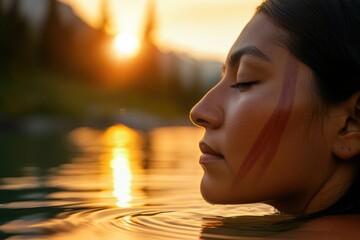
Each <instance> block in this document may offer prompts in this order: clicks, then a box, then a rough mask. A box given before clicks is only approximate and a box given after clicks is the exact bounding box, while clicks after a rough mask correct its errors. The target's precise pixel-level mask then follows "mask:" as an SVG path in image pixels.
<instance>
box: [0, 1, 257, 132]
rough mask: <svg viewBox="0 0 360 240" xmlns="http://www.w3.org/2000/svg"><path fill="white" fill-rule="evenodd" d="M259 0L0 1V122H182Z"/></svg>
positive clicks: (35, 126) (46, 127)
mask: <svg viewBox="0 0 360 240" xmlns="http://www.w3.org/2000/svg"><path fill="white" fill-rule="evenodd" d="M259 2H260V1H259V0H253V1H241V0H226V1H216V0H198V1H195V2H194V1H191V0H182V1H180V0H175V1H166V0H158V1H155V0H132V1H126V0H61V1H60V0H59V1H57V0H35V1H34V0H0V130H2V131H8V130H21V131H28V132H41V131H45V132H46V131H59V130H60V131H62V130H64V129H69V128H74V127H76V126H91V127H96V128H105V127H108V126H111V125H112V124H115V123H124V124H126V125H130V126H131V127H135V128H150V127H153V126H158V125H163V124H189V121H188V120H187V116H188V112H189V110H190V109H191V107H192V106H193V105H194V104H195V103H196V102H197V101H198V100H199V99H200V98H201V96H202V95H203V94H204V93H205V92H206V91H207V90H208V89H209V88H211V86H213V85H214V84H215V83H216V82H217V81H218V80H219V77H220V72H221V64H222V62H223V61H224V60H225V57H226V53H227V51H228V50H229V48H230V47H231V44H232V43H233V41H234V40H235V39H236V37H237V35H238V34H239V32H240V31H241V29H242V27H243V26H244V24H245V23H246V22H247V21H248V19H249V18H250V17H251V15H252V14H253V12H254V9H255V6H256V5H257V4H258V3H259Z"/></svg>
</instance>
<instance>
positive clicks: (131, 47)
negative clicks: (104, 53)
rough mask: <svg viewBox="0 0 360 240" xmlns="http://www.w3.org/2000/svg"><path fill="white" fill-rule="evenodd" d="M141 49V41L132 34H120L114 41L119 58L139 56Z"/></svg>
mask: <svg viewBox="0 0 360 240" xmlns="http://www.w3.org/2000/svg"><path fill="white" fill-rule="evenodd" d="M139 48H140V42H139V39H138V38H137V37H136V36H135V35H133V34H131V33H126V32H124V33H120V34H118V35H117V36H116V37H115V39H114V49H115V52H116V54H117V55H118V56H119V57H126V58H131V57H134V56H136V55H137V54H138V52H139Z"/></svg>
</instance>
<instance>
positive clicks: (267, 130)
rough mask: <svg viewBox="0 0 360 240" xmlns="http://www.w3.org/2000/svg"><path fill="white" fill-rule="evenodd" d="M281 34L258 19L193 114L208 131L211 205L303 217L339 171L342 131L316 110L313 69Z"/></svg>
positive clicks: (205, 189)
mask: <svg viewBox="0 0 360 240" xmlns="http://www.w3.org/2000/svg"><path fill="white" fill-rule="evenodd" d="M281 36H284V32H282V31H281V30H280V29H279V28H277V27H276V26H275V25H273V24H272V23H271V22H270V21H268V20H267V18H266V17H265V16H264V15H261V14H257V15H255V16H254V18H253V19H252V20H251V21H250V22H249V24H248V25H247V26H246V28H245V29H244V30H243V32H242V33H241V34H240V36H239V38H238V39H237V40H236V42H235V43H234V45H233V47H232V48H231V50H230V52H229V55H228V58H227V60H226V63H225V65H224V73H223V78H222V79H221V81H220V82H219V83H218V84H217V85H216V86H215V87H214V88H213V89H211V90H210V91H209V92H208V93H207V94H206V95H205V96H204V98H203V99H202V100H201V101H200V102H199V103H198V104H197V105H196V106H195V107H194V108H193V109H192V111H191V119H192V121H193V122H194V123H195V124H196V125H200V126H202V127H204V128H205V130H206V132H205V136H204V138H203V140H202V141H201V143H200V149H201V150H202V152H203V153H204V154H203V155H202V156H201V157H200V164H201V165H202V167H203V169H204V176H203V179H202V182H201V192H202V195H203V197H204V198H205V199H206V200H207V201H208V202H211V203H249V202H268V203H270V204H272V205H273V206H275V207H278V208H280V209H284V210H288V211H292V212H296V211H303V210H304V209H305V208H306V206H307V204H308V203H309V202H310V201H311V199H312V198H313V197H314V195H315V194H316V193H317V191H318V190H319V189H320V188H321V186H322V185H323V184H324V183H325V181H326V179H328V178H329V176H330V175H331V174H332V172H333V171H334V168H335V163H334V160H333V158H332V155H331V146H330V143H331V139H332V138H334V136H335V135H336V133H335V132H334V131H332V130H331V126H330V125H331V123H329V122H327V121H323V120H322V118H320V113H318V112H317V111H316V110H317V109H318V106H319V99H318V98H317V95H316V93H315V90H314V88H313V83H312V81H313V80H312V72H311V70H310V69H309V68H308V67H307V66H306V65H304V64H303V63H301V62H300V61H298V60H297V59H296V58H295V57H294V56H293V55H292V54H291V53H290V52H289V51H288V50H287V49H286V48H284V47H283V46H281V45H280V44H279V41H278V40H279V39H280V38H281ZM314 119H320V120H318V121H317V120H314Z"/></svg>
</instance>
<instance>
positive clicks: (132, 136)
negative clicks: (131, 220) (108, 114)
mask: <svg viewBox="0 0 360 240" xmlns="http://www.w3.org/2000/svg"><path fill="white" fill-rule="evenodd" d="M104 142H105V143H106V145H108V146H109V147H110V152H111V155H110V156H109V157H110V162H109V164H110V167H111V169H112V179H113V193H112V194H113V196H114V197H115V198H116V201H117V202H116V206H118V207H124V208H125V207H131V201H132V199H133V197H132V196H133V193H132V182H133V172H132V168H131V161H132V160H134V159H133V156H132V154H133V153H132V152H133V151H134V149H133V148H134V146H136V144H138V143H139V139H138V133H137V132H136V131H134V130H132V129H130V128H128V127H126V126H124V125H116V126H112V127H110V128H109V129H107V130H106V131H105V133H104Z"/></svg>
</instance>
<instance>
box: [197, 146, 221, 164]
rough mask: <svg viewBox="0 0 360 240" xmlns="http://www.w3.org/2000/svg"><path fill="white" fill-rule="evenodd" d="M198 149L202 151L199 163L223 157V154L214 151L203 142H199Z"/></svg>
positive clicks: (218, 159)
mask: <svg viewBox="0 0 360 240" xmlns="http://www.w3.org/2000/svg"><path fill="white" fill-rule="evenodd" d="M199 148H200V151H201V152H202V153H203V154H202V155H201V156H200V160H199V163H200V164H205V163H212V162H218V161H220V160H223V159H224V156H223V155H221V154H220V153H218V152H216V151H214V150H213V149H212V148H211V147H210V146H209V145H207V144H206V143H205V142H200V144H199Z"/></svg>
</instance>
